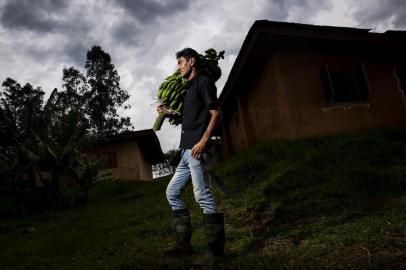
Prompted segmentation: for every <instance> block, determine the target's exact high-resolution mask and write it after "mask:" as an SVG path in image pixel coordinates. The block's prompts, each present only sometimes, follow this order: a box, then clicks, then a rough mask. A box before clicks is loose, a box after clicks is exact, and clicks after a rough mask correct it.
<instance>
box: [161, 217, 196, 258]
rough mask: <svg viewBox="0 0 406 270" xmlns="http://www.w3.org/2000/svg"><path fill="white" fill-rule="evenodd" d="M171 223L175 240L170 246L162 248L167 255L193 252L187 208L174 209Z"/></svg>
mask: <svg viewBox="0 0 406 270" xmlns="http://www.w3.org/2000/svg"><path fill="white" fill-rule="evenodd" d="M172 225H173V227H174V231H175V236H176V242H175V244H174V245H173V246H172V247H169V248H167V249H165V250H164V254H166V255H168V256H178V255H190V254H193V252H194V251H193V247H192V245H191V238H192V224H191V222H190V216H189V212H188V211H187V210H175V211H174V212H173V221H172Z"/></svg>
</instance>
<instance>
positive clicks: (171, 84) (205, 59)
mask: <svg viewBox="0 0 406 270" xmlns="http://www.w3.org/2000/svg"><path fill="white" fill-rule="evenodd" d="M199 57H200V68H199V70H198V72H199V73H200V74H202V75H204V76H206V77H208V78H209V79H211V80H212V81H213V82H216V81H217V80H218V79H220V77H221V69H220V67H219V66H218V61H219V60H220V59H224V51H220V52H219V53H217V51H216V50H215V49H208V50H206V51H205V55H201V54H199ZM188 88H189V81H188V80H186V79H184V78H182V77H181V76H180V73H179V71H176V72H174V73H173V74H172V75H170V76H168V77H166V78H165V80H164V81H163V82H162V83H161V84H160V85H159V88H158V94H157V97H158V102H159V104H160V105H162V107H163V108H164V112H162V113H160V114H159V116H158V118H157V119H156V120H155V123H154V127H153V130H154V131H156V130H159V129H160V128H161V126H162V124H163V121H164V120H165V118H166V117H167V118H168V119H169V123H170V124H171V125H175V126H177V125H179V124H180V123H181V122H182V109H183V103H184V100H185V95H186V90H187V89H188Z"/></svg>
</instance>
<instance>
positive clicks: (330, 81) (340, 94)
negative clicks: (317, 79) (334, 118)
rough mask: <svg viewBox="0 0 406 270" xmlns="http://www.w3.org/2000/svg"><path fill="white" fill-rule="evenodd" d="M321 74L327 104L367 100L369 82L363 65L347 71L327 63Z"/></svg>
mask: <svg viewBox="0 0 406 270" xmlns="http://www.w3.org/2000/svg"><path fill="white" fill-rule="evenodd" d="M320 76H321V81H322V84H323V88H324V93H325V97H326V101H327V104H332V103H343V102H365V101H366V100H367V98H368V95H369V89H368V83H367V79H366V77H365V72H364V69H363V66H362V65H359V66H358V67H357V68H354V69H352V70H345V71H342V70H334V69H333V68H331V67H329V66H327V65H325V66H324V68H323V70H322V71H321V73H320Z"/></svg>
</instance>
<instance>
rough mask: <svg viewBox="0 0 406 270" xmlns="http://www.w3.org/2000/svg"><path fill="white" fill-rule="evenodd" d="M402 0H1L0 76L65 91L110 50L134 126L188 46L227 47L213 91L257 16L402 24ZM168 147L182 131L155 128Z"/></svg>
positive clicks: (147, 114)
mask: <svg viewBox="0 0 406 270" xmlns="http://www.w3.org/2000/svg"><path fill="white" fill-rule="evenodd" d="M405 15H406V0H217V1H214V0H194V1H191V0H115V1H114V0H111V1H108V0H0V80H1V81H4V80H5V79H6V78H7V77H11V78H13V79H15V80H17V81H18V82H19V83H21V84H25V83H26V82H29V83H31V84H33V85H34V86H35V87H36V86H41V87H42V88H43V89H44V90H45V91H47V92H48V93H49V92H50V90H51V89H53V88H58V89H61V85H62V83H61V78H62V69H63V67H70V66H74V67H76V68H78V69H81V70H83V69H84V63H85V58H86V52H87V50H89V49H90V48H91V46H92V45H100V46H101V47H102V48H103V49H104V50H105V51H106V52H108V53H109V54H110V55H111V57H112V61H113V63H114V64H115V66H116V68H117V70H118V72H119V75H120V77H121V87H122V88H123V89H125V90H127V91H128V92H129V93H130V95H131V98H130V99H129V101H128V103H129V104H130V105H131V107H132V108H131V109H130V110H125V111H122V112H121V114H122V115H125V116H130V117H131V119H132V123H133V124H134V127H135V129H137V130H138V129H147V128H151V127H152V125H153V122H154V120H155V117H156V111H155V102H156V100H155V96H156V90H157V87H158V85H159V83H160V82H161V81H162V79H163V78H164V77H165V76H166V75H168V74H170V73H172V72H173V71H174V69H175V67H176V61H175V57H174V54H175V52H176V51H178V50H180V49H182V48H184V47H193V48H195V49H196V50H198V51H200V52H203V51H204V50H206V49H207V48H211V47H213V48H215V49H217V50H225V51H226V55H225V56H226V57H225V59H224V60H223V61H222V62H221V68H222V70H223V76H222V78H221V79H220V80H219V81H218V82H217V88H218V95H219V94H220V93H221V90H222V88H223V86H224V83H225V81H226V80H227V77H228V74H229V71H230V69H231V67H232V65H233V63H234V61H235V59H236V57H237V54H238V52H239V50H240V48H241V45H242V42H243V40H244V38H245V36H246V34H247V32H248V30H249V29H250V27H251V26H252V24H253V23H254V21H255V20H275V21H283V22H299V23H308V24H318V25H334V26H349V27H360V28H371V29H373V31H376V32H382V31H385V30H387V29H397V30H405V29H406V16H405ZM157 135H158V137H159V139H160V141H161V145H162V148H163V150H164V151H167V150H169V149H173V148H176V147H177V146H178V144H179V136H180V129H179V127H178V128H173V127H171V126H170V125H169V124H167V123H165V124H164V126H163V128H162V130H161V131H159V132H157Z"/></svg>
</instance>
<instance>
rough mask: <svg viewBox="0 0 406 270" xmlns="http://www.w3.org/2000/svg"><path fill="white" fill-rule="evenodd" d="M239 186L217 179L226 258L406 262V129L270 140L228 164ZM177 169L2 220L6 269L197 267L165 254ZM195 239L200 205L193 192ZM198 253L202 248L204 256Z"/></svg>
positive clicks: (199, 241) (250, 264)
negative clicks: (169, 192) (86, 200)
mask: <svg viewBox="0 0 406 270" xmlns="http://www.w3.org/2000/svg"><path fill="white" fill-rule="evenodd" d="M215 172H216V174H217V175H219V176H220V178H221V179H222V180H223V181H224V182H225V183H226V184H227V185H228V187H229V188H230V189H231V190H233V191H234V193H235V196H234V197H232V198H227V197H225V196H224V194H223V193H221V191H220V190H219V189H218V188H217V187H216V186H215V185H214V190H215V192H216V195H217V198H218V201H219V204H220V206H221V208H222V210H223V211H224V212H225V217H226V237H227V242H226V269H299V268H300V269H404V268H406V252H405V250H406V231H405V228H406V218H405V217H406V195H405V178H406V132H405V131H390V130H385V131H372V132H369V133H366V134H365V133H364V134H354V135H346V136H331V137H320V138H310V139H303V140H297V141H285V140H280V141H273V142H267V143H263V144H261V145H258V146H256V147H254V148H252V149H250V150H248V151H245V152H243V153H240V154H238V155H236V156H235V157H233V158H232V159H230V160H228V161H226V162H223V163H219V164H218V165H217V167H216V168H215ZM168 181H169V177H165V178H161V179H157V180H155V181H153V182H130V181H118V182H108V183H107V182H106V183H102V184H99V185H97V186H95V187H94V188H93V189H92V190H91V193H90V196H91V197H90V204H89V205H88V207H87V208H85V209H76V210H72V211H58V212H47V213H44V214H41V215H35V216H31V217H26V218H23V219H3V220H2V222H1V224H0V249H1V252H0V268H1V269H3V270H6V269H13V270H14V269H117V270H118V269H189V267H188V266H189V264H190V262H191V261H192V260H193V259H194V258H195V257H189V258H167V257H165V256H164V255H163V254H162V252H161V250H162V249H163V248H164V247H166V246H168V244H169V243H170V242H171V241H172V236H171V235H172V233H171V226H170V216H171V213H170V210H169V207H168V205H167V202H166V198H165V188H166V185H167V182H168ZM185 194H186V200H187V202H188V205H189V206H190V209H191V214H192V219H193V226H194V235H193V239H192V242H193V245H194V246H195V247H196V250H197V251H198V252H203V251H204V249H205V246H204V242H205V241H204V236H203V230H202V223H203V219H202V215H201V211H200V209H199V208H198V206H197V205H196V203H195V202H194V200H193V195H192V189H191V187H190V186H189V187H188V188H187V189H186V191H185ZM196 256H197V255H196Z"/></svg>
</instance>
